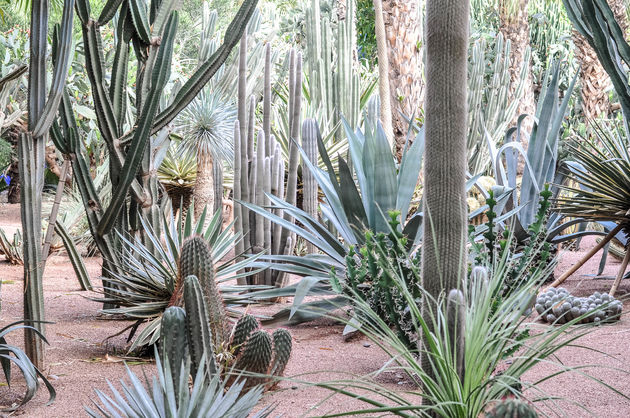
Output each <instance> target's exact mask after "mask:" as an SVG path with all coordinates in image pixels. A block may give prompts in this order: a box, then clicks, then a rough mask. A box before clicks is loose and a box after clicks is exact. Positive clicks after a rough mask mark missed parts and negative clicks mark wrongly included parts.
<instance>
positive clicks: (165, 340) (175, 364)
mask: <svg viewBox="0 0 630 418" xmlns="http://www.w3.org/2000/svg"><path fill="white" fill-rule="evenodd" d="M160 335H161V340H160V342H161V344H160V345H161V351H162V353H161V354H162V362H163V363H164V364H166V362H167V361H168V363H169V364H170V367H171V372H172V373H173V385H174V388H175V393H179V382H180V373H181V371H182V364H185V363H186V362H187V361H188V336H187V333H186V312H185V311H184V310H183V309H182V308H180V307H178V306H171V307H169V308H167V309H166V310H165V311H164V314H163V315H162V323H161V333H160Z"/></svg>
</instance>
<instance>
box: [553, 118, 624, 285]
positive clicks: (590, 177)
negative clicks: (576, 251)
mask: <svg viewBox="0 0 630 418" xmlns="http://www.w3.org/2000/svg"><path fill="white" fill-rule="evenodd" d="M593 131H594V133H595V137H594V138H589V139H586V138H580V140H579V141H574V142H573V143H572V144H570V153H571V155H572V157H573V159H574V160H573V161H569V162H568V163H567V165H568V167H569V170H570V173H571V176H572V177H573V179H574V180H575V181H576V183H577V184H578V186H577V187H564V190H565V191H566V192H567V194H563V195H561V196H560V197H559V199H558V200H557V209H558V210H559V211H560V212H561V213H563V214H565V215H567V216H574V217H578V216H579V217H581V218H584V219H587V220H590V221H596V222H600V223H602V224H603V225H604V226H606V227H608V230H609V231H610V232H608V234H607V235H606V237H605V238H604V239H603V240H602V241H600V243H599V244H598V245H597V246H596V248H597V249H599V248H601V247H603V246H604V245H605V244H607V243H608V242H609V241H610V240H611V239H612V238H614V237H615V236H616V235H617V234H620V235H622V236H625V239H624V238H623V237H622V241H624V242H626V244H627V241H626V239H627V237H628V235H629V234H630V215H629V214H630V193H629V190H630V189H629V187H630V177H628V173H629V172H630V171H628V170H630V154H629V153H628V139H627V138H628V134H627V133H623V132H622V131H620V130H619V131H617V132H614V131H612V130H607V129H605V128H604V127H603V126H596V127H595V129H594V130H593ZM602 235H604V234H603V233H602ZM593 255H594V252H593V251H591V252H589V253H588V254H587V257H585V259H583V260H581V261H580V262H579V263H577V266H578V267H579V266H581V265H582V264H584V262H585V261H586V260H587V259H588V258H590V257H592V256H593ZM629 261H630V251H628V250H627V248H626V253H625V256H624V260H623V262H622V263H621V267H620V269H619V272H618V274H617V278H616V280H615V282H614V283H613V286H612V288H611V290H610V294H611V295H614V294H615V292H616V290H617V287H618V286H619V283H620V281H621V278H622V277H623V275H624V273H625V270H626V267H627V266H628V262H629ZM573 271H574V270H570V272H571V273H572V272H573ZM565 276H567V273H565V274H564V275H563V276H562V277H561V278H559V279H558V280H560V279H564V278H565ZM560 283H561V281H560V282H558V281H556V282H554V285H555V286H557V285H558V284H560Z"/></svg>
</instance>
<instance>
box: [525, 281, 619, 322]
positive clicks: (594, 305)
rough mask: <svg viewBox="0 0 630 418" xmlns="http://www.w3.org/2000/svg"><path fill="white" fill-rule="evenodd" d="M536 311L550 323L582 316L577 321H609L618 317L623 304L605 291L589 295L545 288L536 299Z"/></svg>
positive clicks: (567, 320)
mask: <svg viewBox="0 0 630 418" xmlns="http://www.w3.org/2000/svg"><path fill="white" fill-rule="evenodd" d="M535 307H536V311H537V312H538V314H539V315H540V316H541V317H542V319H543V320H545V321H546V322H548V323H550V324H556V323H557V324H564V323H566V322H569V321H572V320H574V319H577V318H580V317H583V318H582V319H581V320H580V321H579V322H580V323H588V322H596V323H600V322H610V321H614V320H617V319H619V316H620V315H621V311H622V309H623V304H622V303H621V301H619V300H617V299H615V297H614V296H611V295H609V294H607V293H604V294H601V293H599V292H595V293H593V294H592V295H591V296H589V297H577V296H573V295H571V294H570V293H569V292H568V291H567V290H566V289H565V288H562V287H560V288H557V289H556V288H554V287H551V288H549V289H547V291H546V292H544V293H541V294H540V295H538V298H537V299H536V305H535Z"/></svg>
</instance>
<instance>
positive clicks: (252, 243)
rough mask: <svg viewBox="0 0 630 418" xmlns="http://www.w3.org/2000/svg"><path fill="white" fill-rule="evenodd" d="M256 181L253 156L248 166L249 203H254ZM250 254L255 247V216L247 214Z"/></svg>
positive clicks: (255, 164)
mask: <svg viewBox="0 0 630 418" xmlns="http://www.w3.org/2000/svg"><path fill="white" fill-rule="evenodd" d="M257 180H258V156H257V155H256V154H254V158H253V159H252V162H251V165H250V172H249V198H250V202H256V191H257V190H256V185H257ZM248 238H249V239H248V242H249V248H250V252H253V251H252V250H253V249H254V247H255V246H256V214H255V213H254V212H252V211H250V212H249V236H248Z"/></svg>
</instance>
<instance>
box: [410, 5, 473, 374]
mask: <svg viewBox="0 0 630 418" xmlns="http://www.w3.org/2000/svg"><path fill="white" fill-rule="evenodd" d="M469 8H470V4H469V1H468V0H465V1H459V0H428V1H427V3H426V13H427V14H426V16H427V17H426V22H427V25H426V48H427V49H426V51H427V66H426V74H427V95H426V98H427V100H426V119H425V123H426V138H427V142H426V151H425V159H424V161H425V164H424V179H425V186H424V214H425V222H424V223H423V228H424V243H425V244H427V245H423V246H422V274H421V277H422V281H423V283H422V285H423V287H424V288H425V289H426V290H427V291H428V292H429V294H431V295H432V296H433V298H434V300H439V298H440V295H441V294H443V292H445V291H450V289H461V283H462V280H463V279H464V278H465V277H466V247H465V245H466V233H467V232H466V231H467V219H466V215H467V208H466V191H465V186H464V182H465V179H466V168H467V153H466V136H467V133H468V127H467V121H468V111H467V102H466V83H467V81H466V80H467V78H466V73H467V66H468V60H467V56H468V52H467V51H468V21H469ZM435 309H436V307H435V306H429V305H428V304H423V306H422V310H423V316H424V318H425V321H426V322H427V323H428V324H431V323H432V320H431V318H434V317H435V314H434V310H435ZM422 367H423V370H424V371H425V372H426V373H428V374H429V376H433V371H432V370H433V368H432V366H431V359H430V358H429V357H428V356H426V355H425V356H423V359H422Z"/></svg>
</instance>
